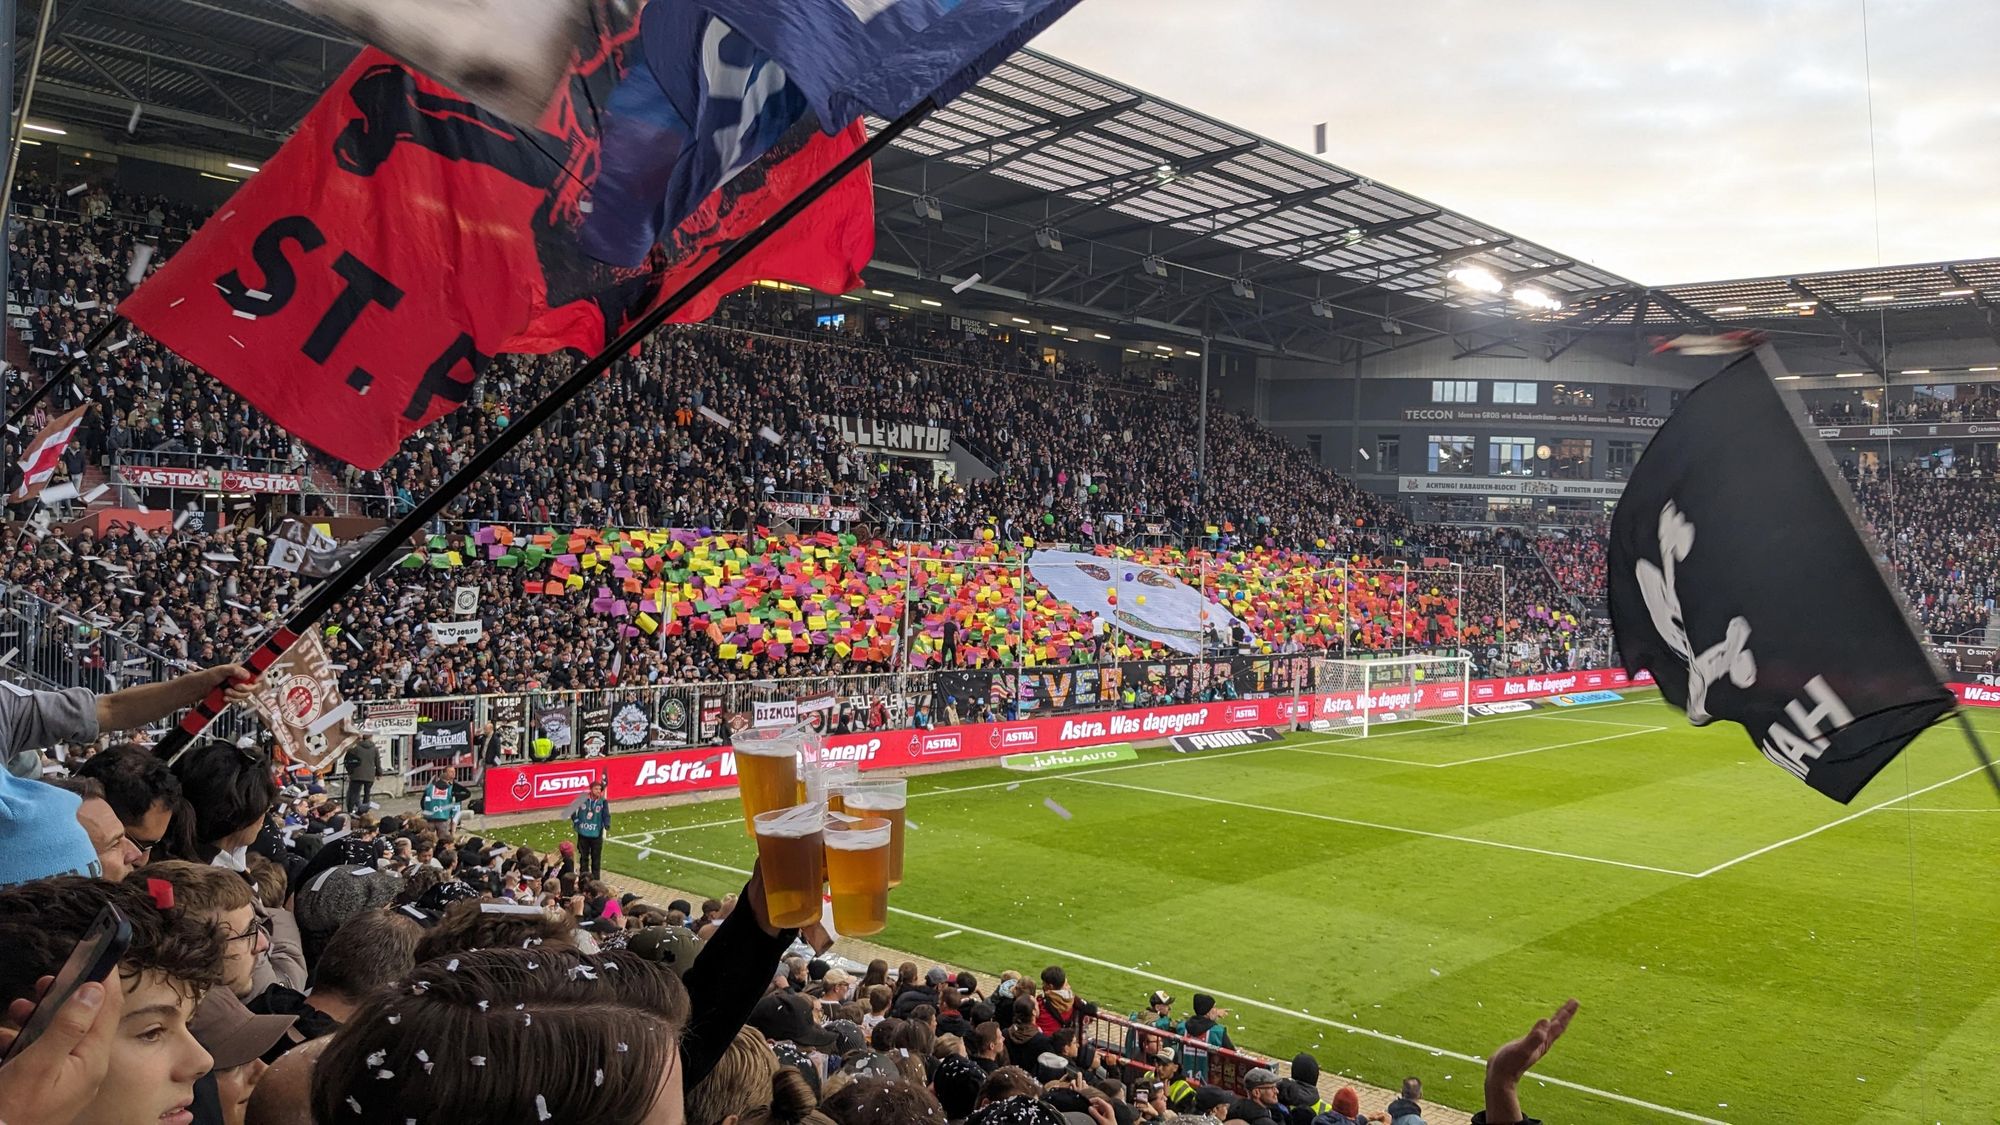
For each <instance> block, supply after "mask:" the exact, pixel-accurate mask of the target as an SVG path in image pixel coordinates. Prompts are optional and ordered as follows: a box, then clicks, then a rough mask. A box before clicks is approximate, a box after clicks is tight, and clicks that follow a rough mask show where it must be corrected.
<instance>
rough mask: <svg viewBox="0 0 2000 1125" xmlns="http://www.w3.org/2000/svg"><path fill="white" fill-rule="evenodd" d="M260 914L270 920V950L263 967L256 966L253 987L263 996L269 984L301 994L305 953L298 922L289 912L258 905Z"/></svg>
mask: <svg viewBox="0 0 2000 1125" xmlns="http://www.w3.org/2000/svg"><path fill="white" fill-rule="evenodd" d="M257 910H258V912H259V913H260V914H263V915H264V916H265V917H267V918H269V919H270V920H271V949H270V952H269V953H268V954H267V955H266V960H265V963H264V964H261V965H259V966H258V967H257V968H258V972H257V974H256V977H255V979H254V980H253V982H252V983H254V984H256V985H257V986H258V987H257V991H259V992H262V991H263V990H264V988H265V987H267V986H269V985H271V984H282V985H284V986H285V987H286V988H289V989H292V990H294V991H299V992H302V991H304V990H305V987H306V976H307V970H306V953H305V944H304V941H303V939H301V938H300V936H299V923H298V920H297V919H295V918H293V917H292V912H291V911H289V910H286V909H284V908H283V907H278V908H276V909H266V908H265V907H264V906H263V905H261V904H259V906H258V907H257Z"/></svg>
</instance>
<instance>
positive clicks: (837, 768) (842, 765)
mask: <svg viewBox="0 0 2000 1125" xmlns="http://www.w3.org/2000/svg"><path fill="white" fill-rule="evenodd" d="M813 777H814V778H815V779H816V780H817V781H818V783H819V790H820V792H821V793H823V794H825V796H826V811H827V812H829V813H834V814H837V815H842V816H845V815H847V787H848V786H850V785H852V784H854V783H855V782H857V781H860V780H861V767H860V766H858V765H855V764H854V763H853V762H827V761H822V762H821V763H820V765H819V768H818V769H817V770H814V771H813ZM807 796H808V798H809V799H816V797H815V795H813V794H807Z"/></svg>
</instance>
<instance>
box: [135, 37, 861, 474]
mask: <svg viewBox="0 0 2000 1125" xmlns="http://www.w3.org/2000/svg"><path fill="white" fill-rule="evenodd" d="M593 5H594V8H595V9H596V14H595V15H594V17H593V22H594V24H595V26H596V27H598V28H599V29H600V34H599V37H598V38H597V39H595V40H594V41H592V42H591V43H590V44H589V45H588V49H587V50H578V51H576V52H574V53H573V56H572V58H571V60H570V63H569V80H568V81H567V82H566V83H565V84H563V86H562V87H561V89H560V90H559V91H558V93H557V95H556V98H555V100H554V102H552V103H551V104H550V106H549V107H548V109H547V111H546V112H545V113H543V115H542V116H541V117H540V118H539V119H538V120H537V121H535V122H532V123H530V124H522V125H516V124H510V123H508V122H507V121H505V120H503V119H501V118H499V117H495V116H493V115H491V114H488V113H486V112H485V111H483V110H481V109H480V108H479V107H478V106H476V105H474V104H473V103H472V102H470V101H467V100H466V99H464V98H463V97H461V96H459V95H458V94H457V93H456V92H454V91H453V90H451V89H450V88H448V87H446V86H444V85H441V84H440V83H438V82H436V81H435V80H433V79H431V78H429V77H427V76H425V75H423V74H421V73H419V72H417V71H415V70H413V69H412V68H411V67H409V66H406V65H404V64H403V63H400V62H398V61H396V60H395V59H393V58H391V57H389V56H388V55H386V54H383V53H382V52H381V51H378V50H375V49H372V48H370V49H365V50H363V51H362V52H361V53H360V55H359V56H358V57H357V58H356V59H355V61H354V63H353V64H352V65H351V66H350V67H348V69H347V71H346V72H345V73H344V74H342V75H341V76H340V78H339V79H338V80H337V81H335V82H334V84H333V85H332V87H331V88H330V89H329V90H328V91H327V93H326V94H325V95H324V96H322V97H321V99H320V101H319V103H318V104H317V105H316V106H314V108H313V109H312V111H311V112H310V113H308V114H307V115H306V117H305V119H304V120H303V121H301V122H300V123H299V126H298V129H297V131H296V132H295V133H294V134H293V136H292V139H291V140H289V141H287V142H286V144H285V146H284V147H283V148H282V149H281V150H279V152H278V153H277V155H275V156H273V157H272V158H271V159H270V160H268V161H266V162H265V163H264V166H263V170H262V171H261V172H259V173H258V174H257V175H256V176H254V177H253V178H252V179H251V180H250V182H249V183H247V184H245V185H244V186H243V187H242V188H241V189H239V190H238V191H237V193H236V194H235V196H233V197H232V198H231V199H230V201H229V202H228V203H226V204H224V205H223V207H222V209H221V211H220V212H218V213H217V214H216V216H215V217H214V218H212V219H210V220H209V221H208V222H207V223H206V224H204V225H203V226H202V228H201V230H200V231H199V232H197V233H196V235H195V237H194V238H193V239H192V240H191V241H189V243H188V244H187V246H185V247H183V248H182V249H181V250H180V251H179V252H178V253H176V254H175V255H174V256H173V257H172V259H171V260H169V261H168V262H167V263H166V265H165V266H163V267H161V268H160V269H159V270H158V271H157V272H156V273H155V274H154V275H153V276H152V277H151V278H150V279H148V280H147V281H146V283H145V284H143V285H141V286H140V287H139V289H138V290H137V291H136V292H135V293H133V295H132V296H131V297H130V298H129V299H128V300H126V301H125V302H124V303H123V304H122V305H121V306H120V307H119V312H120V313H122V314H124V315H125V316H126V317H127V318H129V319H130V320H131V321H132V322H133V323H135V324H137V325H138V326H139V327H140V328H142V329H144V330H145V331H146V332H147V333H149V334H151V335H152V336H154V337H156V338H157V339H159V340H160V342H161V343H163V344H165V345H166V346H167V347H169V348H171V349H173V350H174V351H176V352H178V353H180V354H181V355H182V356H184V357H186V358H188V359H189V360H192V361H193V362H194V363H195V364H197V365H198V366H200V367H201V368H202V369H204V370H205V371H207V372H208V373H209V374H210V375H212V376H214V377H215V378H217V379H219V380H221V381H222V382H224V383H226V384H228V385H229V386H230V387H231V388H232V389H234V390H235V391H236V392H238V393H239V394H241V395H242V396H243V397H244V398H246V399H248V400H250V402H251V403H252V404H253V405H255V406H256V407H257V408H258V409H260V410H262V411H263V412H264V413H266V414H268V415H269V416H270V417H271V418H272V419H273V420H274V421H276V422H277V423H278V424H279V425H281V426H283V427H284V428H285V429H286V430H288V431H290V432H291V433H293V434H295V435H297V436H299V437H301V438H303V439H304V440H306V441H308V442H310V443H311V444H313V445H315V446H317V447H318V448H320V449H322V450H324V451H326V452H327V453H330V454H333V455H334V456H336V457H339V458H341V459H343V460H346V461H348V462H351V463H353V464H355V465H359V466H362V467H365V468H375V467H379V466H380V465H381V464H382V463H383V462H384V461H386V460H387V459H388V458H389V456H390V455H392V454H393V453H394V452H395V451H396V448H397V447H398V445H399V444H400V443H401V441H402V440H403V439H404V438H405V437H407V436H409V435H410V434H411V433H414V432H415V431H416V430H417V429H419V428H421V427H422V426H423V425H425V424H426V423H428V422H430V421H433V420H435V419H437V418H439V417H442V416H443V415H445V414H447V413H449V412H451V411H452V410H455V409H457V408H458V407H459V406H460V405H461V404H463V403H465V402H467V401H468V400H469V399H470V398H471V396H472V387H473V384H474V382H475V381H476V380H477V378H478V376H479V374H480V372H481V371H483V370H484V369H485V368H486V367H487V365H488V364H489V363H490V362H491V359H492V357H493V356H494V355H496V354H498V353H501V352H536V353H539V352H550V351H556V350H560V349H563V348H580V349H583V350H585V351H596V350H598V349H601V348H602V347H603V346H604V345H605V344H606V343H608V342H609V341H610V340H611V339H613V338H614V337H615V336H616V335H617V334H618V333H619V332H620V331H621V330H622V329H623V328H624V327H626V326H627V325H628V324H630V323H631V322H632V321H633V320H635V319H636V318H638V317H639V316H642V315H643V314H644V313H645V311H646V310H648V309H649V308H651V307H652V306H653V305H655V304H656V303H657V302H658V301H659V300H660V299H661V298H662V297H664V296H666V295H668V294H671V293H673V292H674V291H675V290H676V289H678V288H679V286H680V285H681V284H683V283H685V282H686V281H689V280H691V279H692V278H694V277H695V276H696V275H697V274H698V273H699V272H700V271H701V270H702V269H703V268H705V267H706V266H708V265H709V264H710V263H711V262H713V261H714V260H715V259H716V257H717V256H719V254H720V253H721V251H722V250H723V249H725V248H726V247H727V246H728V245H729V244H730V243H732V242H734V241H735V240H737V239H738V238H740V237H742V236H743V235H745V234H748V233H749V232H750V231H751V230H753V229H755V228H756V227H758V226H759V225H761V224H762V222H763V221H764V220H765V219H766V218H768V217H769V216H770V215H772V214H774V213H775V212H776V211H778V210H779V209H780V208H782V207H783V206H784V205H785V204H786V203H787V202H789V201H790V200H791V199H793V198H794V197H796V196H798V195H800V194H802V192H803V191H804V189H805V188H806V187H807V185H809V184H811V183H812V182H813V181H814V180H816V179H817V178H818V177H819V176H820V174H821V173H823V172H825V171H827V170H828V169H830V168H831V167H833V166H834V165H835V164H837V163H838V162H839V161H840V160H841V159H842V158H844V157H846V156H848V155H850V154H851V153H853V152H854V150H855V149H857V148H858V147H860V145H861V144H862V143H863V142H864V140H865V131H864V129H863V127H862V125H861V123H860V122H858V121H857V122H854V123H852V124H850V125H849V126H848V127H847V128H845V129H844V130H840V131H838V132H836V133H835V134H834V135H832V136H828V135H825V134H823V133H821V132H820V131H819V129H818V128H817V127H816V126H817V123H816V122H813V121H805V122H801V123H800V125H799V126H798V128H796V129H793V130H792V131H790V132H789V133H787V134H785V136H784V137H783V138H782V139H781V140H779V141H778V142H777V143H776V144H775V146H774V147H773V148H772V149H771V151H770V152H769V153H768V154H767V155H766V156H765V157H764V159H762V160H759V161H757V162H756V163H755V164H754V165H752V166H750V167H748V168H745V169H743V170H742V171H741V172H740V173H739V174H738V175H736V176H735V178H733V179H732V180H730V181H729V183H728V184H727V186H726V187H724V188H723V189H722V190H720V191H717V192H714V193H713V194H711V195H709V196H707V197H706V198H705V199H703V200H702V201H701V203H700V206H699V207H697V208H696V209H695V210H694V212H693V213H692V214H691V215H689V216H688V217H687V218H686V220H685V221H684V222H682V223H681V224H680V225H679V226H678V227H677V228H675V229H674V230H673V231H672V233H671V236H670V237H669V238H668V239H667V240H666V241H665V242H664V243H663V244H662V245H661V246H660V247H657V248H655V249H654V250H653V251H652V253H651V254H649V255H647V256H646V258H645V261H644V262H643V263H642V264H640V265H638V266H637V267H635V268H630V269H613V268H612V267H609V266H606V265H604V264H602V263H600V262H597V261H595V260H593V259H591V258H590V257H589V256H587V255H586V254H584V253H583V251H582V250H581V249H580V248H579V245H578V233H579V230H580V228H581V226H582V223H583V221H584V218H585V216H586V215H587V214H588V213H589V207H590V204H589V200H588V197H589V192H590V188H591V186H592V183H593V181H594V178H595V176H596V174H597V169H598V168H599V166H600V165H601V163H602V161H603V159H604V158H605V157H606V155H607V154H606V153H604V152H603V151H602V146H601V144H600V142H599V133H598V129H599V126H598V122H597V119H596V115H597V112H598V107H601V106H604V105H605V104H607V99H608V98H609V97H610V96H611V94H612V92H613V91H614V90H615V89H616V88H617V87H618V85H619V84H620V82H621V81H622V80H623V78H624V76H625V73H626V65H627V62H628V57H627V56H628V54H630V53H631V51H632V48H633V46H634V44H635V43H636V41H637V32H638V28H637V24H636V21H635V20H634V19H633V18H632V13H631V11H630V10H629V9H630V5H627V4H623V3H618V2H615V0H593ZM685 47H686V50H687V51H688V52H689V54H690V55H691V56H692V55H695V54H696V53H698V52H699V50H700V44H698V43H689V44H686V45H685ZM711 139H712V138H711ZM874 237H875V218H874V192H873V184H872V180H871V178H870V176H869V175H868V174H866V172H865V171H864V172H858V173H856V174H855V175H852V176H849V177H847V178H845V179H844V180H842V181H841V182H840V184H839V185H837V186H835V187H834V188H833V189H832V190H830V191H828V192H827V193H826V194H825V195H824V196H823V197H822V198H820V199H818V200H816V201H815V202H814V203H813V204H812V205H811V206H810V207H808V208H807V209H806V210H805V212H804V213H803V214H801V215H800V216H799V217H798V218H797V219H796V220H795V221H793V222H791V223H789V224H787V225H786V226H785V227H784V228H783V229H782V230H780V231H779V232H777V233H776V234H775V235H774V236H773V237H772V238H771V239H770V240H769V241H768V242H766V243H765V244H764V245H763V246H762V247H760V248H759V249H758V251H757V252H756V253H754V254H752V255H750V257H749V258H748V259H747V260H745V261H744V262H742V263H741V264H740V265H739V266H738V267H737V268H736V269H734V270H732V271H730V272H729V273H728V274H726V275H725V276H724V277H723V279H722V280H721V281H719V282H717V283H716V284H715V285H714V286H713V287H711V288H710V289H708V290H707V291H706V292H704V293H702V294H701V295H700V296H698V297H697V298H696V299H695V300H693V301H692V302H690V303H689V304H688V305H687V306H686V307H685V308H683V309H682V310H681V311H680V312H678V313H677V314H675V318H674V319H675V320H677V321H683V322H685V321H696V320H700V319H703V318H705V317H706V316H708V314H709V313H710V312H712V311H713V310H714V308H715V305H716V303H717V302H718V301H719V300H720V299H721V298H722V297H723V296H724V295H726V294H727V293H729V292H730V291H732V290H734V289H737V288H740V287H742V286H744V285H748V284H751V283H752V282H754V281H758V280H766V279H768V280H779V281H788V282H795V283H797V284H800V285H807V286H812V287H814V288H819V289H823V290H826V291H829V292H845V291H846V290H848V289H851V288H853V287H854V286H856V285H858V284H859V283H860V275H859V270H860V268H861V267H862V266H863V265H865V264H866V263H867V262H868V261H869V259H870V257H871V256H872V254H873V251H874Z"/></svg>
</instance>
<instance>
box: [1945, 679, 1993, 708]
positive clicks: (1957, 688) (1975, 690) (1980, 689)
mask: <svg viewBox="0 0 2000 1125" xmlns="http://www.w3.org/2000/svg"><path fill="white" fill-rule="evenodd" d="M1951 690H1952V693H1953V694H1955V695H1957V696H1958V701H1959V702H1960V703H1962V704H1964V705H1965V706H1967V707H2000V687H1995V686H1994V685H1992V684H1952V685H1951Z"/></svg>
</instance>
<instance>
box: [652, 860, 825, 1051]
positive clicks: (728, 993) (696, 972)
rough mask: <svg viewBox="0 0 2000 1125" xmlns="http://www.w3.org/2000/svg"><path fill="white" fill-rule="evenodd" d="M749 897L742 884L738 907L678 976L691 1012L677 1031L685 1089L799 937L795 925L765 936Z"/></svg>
mask: <svg viewBox="0 0 2000 1125" xmlns="http://www.w3.org/2000/svg"><path fill="white" fill-rule="evenodd" d="M749 897H750V890H749V888H748V887H745V888H744V890H743V894H742V897H741V898H740V899H739V900H738V901H739V902H743V903H744V906H743V908H742V909H739V910H732V911H730V912H729V917H727V918H725V919H723V920H722V925H721V926H719V927H717V928H716V931H715V936H713V937H711V938H709V939H708V944H707V945H705V946H703V947H702V951H701V954H700V955H699V956H697V957H696V958H695V959H694V964H692V965H690V966H688V971H687V976H685V977H683V978H681V983H682V984H684V985H686V986H687V993H688V1008H689V1010H690V1011H691V1012H692V1013H693V1014H692V1015H691V1016H690V1017H689V1019H688V1025H687V1030H686V1031H685V1032H683V1033H682V1034H681V1067H682V1068H683V1070H684V1071H685V1073H686V1075H687V1077H686V1078H684V1079H683V1080H682V1081H683V1083H684V1084H685V1088H686V1089H689V1090H692V1089H694V1088H695V1087H696V1086H698V1085H700V1084H701V1080H702V1079H704V1078H706V1077H708V1072H709V1071H711V1070H714V1069H715V1064H716V1063H717V1062H720V1061H721V1059H722V1054H723V1052H724V1051H727V1050H728V1049H729V1045H730V1044H731V1043H733V1042H735V1041H736V1033H737V1032H738V1031H741V1030H742V1029H743V1023H744V1021H745V1020H748V1019H749V1018H750V1010H751V1009H752V1008H755V1007H756V1006H757V1001H759V1000H762V999H763V998H764V990H765V989H767V988H768V987H770V984H771V977H772V975H773V974H774V973H775V972H776V971H777V968H778V962H779V960H780V959H781V958H783V957H784V955H785V950H787V949H790V948H791V947H792V942H793V941H794V940H796V939H797V938H798V936H799V932H798V931H797V930H780V931H779V932H778V936H777V937H770V936H768V935H766V934H765V933H764V931H763V929H762V928H761V927H759V926H758V925H757V916H756V913H755V912H754V911H753V910H752V909H751V908H750V907H749V905H748V899H749Z"/></svg>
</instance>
